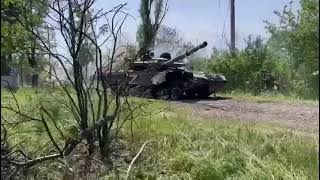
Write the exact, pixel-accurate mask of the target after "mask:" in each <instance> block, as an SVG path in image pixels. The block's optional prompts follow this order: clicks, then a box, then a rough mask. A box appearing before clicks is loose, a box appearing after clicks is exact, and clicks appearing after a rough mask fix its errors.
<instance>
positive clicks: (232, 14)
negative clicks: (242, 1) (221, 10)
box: [230, 0, 236, 52]
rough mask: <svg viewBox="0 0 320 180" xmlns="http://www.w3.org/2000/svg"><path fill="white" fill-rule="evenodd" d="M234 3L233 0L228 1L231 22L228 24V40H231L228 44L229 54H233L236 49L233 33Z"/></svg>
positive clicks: (234, 34)
mask: <svg viewBox="0 0 320 180" xmlns="http://www.w3.org/2000/svg"><path fill="white" fill-rule="evenodd" d="M234 1H235V0H230V7H231V8H230V16H231V17H230V20H231V22H230V23H231V24H230V33H231V35H230V37H231V38H230V39H231V43H230V50H231V52H234V51H235V49H236V42H235V41H236V38H235V36H236V33H235V8H234Z"/></svg>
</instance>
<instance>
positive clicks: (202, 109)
mask: <svg viewBox="0 0 320 180" xmlns="http://www.w3.org/2000/svg"><path fill="white" fill-rule="evenodd" d="M173 103H174V104H175V105H177V106H178V107H182V108H188V109H190V110H192V114H193V115H196V116H199V115H200V116H205V117H208V118H221V119H233V120H239V121H252V122H270V123H279V125H285V126H288V127H290V128H294V129H300V130H307V131H311V132H314V133H318V132H319V106H310V105H309V106H308V105H303V104H289V103H271V102H251V101H243V100H235V99H224V98H217V99H213V98H211V99H206V100H184V101H180V102H173Z"/></svg>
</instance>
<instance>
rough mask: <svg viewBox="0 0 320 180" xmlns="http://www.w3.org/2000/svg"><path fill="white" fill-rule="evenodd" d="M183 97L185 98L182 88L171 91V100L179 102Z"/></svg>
mask: <svg viewBox="0 0 320 180" xmlns="http://www.w3.org/2000/svg"><path fill="white" fill-rule="evenodd" d="M182 96H183V92H182V90H181V89H180V88H178V87H175V88H172V89H171V92H170V99H171V100H179V99H181V98H182Z"/></svg>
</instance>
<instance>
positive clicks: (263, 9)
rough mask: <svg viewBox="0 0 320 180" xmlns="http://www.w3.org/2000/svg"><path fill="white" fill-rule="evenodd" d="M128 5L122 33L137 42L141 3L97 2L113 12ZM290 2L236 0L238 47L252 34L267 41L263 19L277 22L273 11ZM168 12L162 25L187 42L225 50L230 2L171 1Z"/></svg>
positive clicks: (137, 0) (134, 0) (136, 0)
mask: <svg viewBox="0 0 320 180" xmlns="http://www.w3.org/2000/svg"><path fill="white" fill-rule="evenodd" d="M124 2H127V4H128V5H127V8H128V12H129V13H130V14H131V15H132V16H134V17H135V19H133V18H129V19H128V20H127V21H126V25H125V26H124V29H125V30H124V31H123V33H124V34H125V38H126V39H127V40H128V41H131V42H134V41H135V34H136V30H137V27H138V25H139V22H140V19H139V12H138V10H139V3H140V0H126V1H125V0H98V1H97V4H96V8H103V9H105V10H107V9H111V8H112V7H114V6H116V5H118V4H119V3H124ZM288 3H289V0H235V17H236V46H237V47H241V46H243V42H244V41H243V39H244V38H245V37H247V36H248V35H250V34H253V35H260V36H261V37H263V38H267V37H268V36H269V34H267V32H266V30H265V28H264V26H265V23H263V20H269V21H271V22H277V21H278V18H277V16H276V15H275V14H274V13H273V12H274V10H282V8H283V7H284V5H286V4H288ZM168 5H169V11H168V13H167V15H166V17H165V19H164V22H163V24H164V25H167V26H170V27H174V28H177V29H179V31H180V32H181V35H182V36H183V37H184V39H186V40H189V41H192V42H194V43H199V44H200V43H201V42H203V41H207V42H208V43H209V47H217V48H226V47H227V46H226V42H228V40H226V39H229V34H230V18H229V17H230V9H229V10H228V11H227V9H228V5H229V0H169V3H168ZM293 8H294V9H298V8H299V0H293Z"/></svg>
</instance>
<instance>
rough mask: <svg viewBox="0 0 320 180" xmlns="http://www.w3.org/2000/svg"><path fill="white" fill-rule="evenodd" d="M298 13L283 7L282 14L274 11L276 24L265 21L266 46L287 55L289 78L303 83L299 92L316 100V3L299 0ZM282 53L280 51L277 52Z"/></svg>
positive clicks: (317, 95)
mask: <svg viewBox="0 0 320 180" xmlns="http://www.w3.org/2000/svg"><path fill="white" fill-rule="evenodd" d="M300 4H301V8H302V9H301V11H300V12H297V13H294V12H293V10H292V8H291V6H292V2H290V3H289V5H286V6H285V7H284V8H283V10H282V12H279V11H275V14H276V15H277V16H278V17H279V19H280V22H279V24H273V23H270V22H268V21H266V23H267V26H266V28H267V30H268V31H269V32H270V34H271V38H270V40H269V45H270V46H271V47H272V46H273V47H274V48H273V49H274V50H275V49H278V50H275V51H276V52H278V54H282V57H284V56H285V55H286V56H288V58H287V59H288V61H289V64H290V66H291V68H292V72H291V76H292V77H291V79H298V80H300V81H301V82H303V84H304V87H302V90H301V91H303V92H305V94H306V95H308V96H310V95H311V96H315V97H319V74H318V73H317V72H319V21H318V19H319V3H318V1H316V0H301V1H300ZM279 50H282V52H279Z"/></svg>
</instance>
